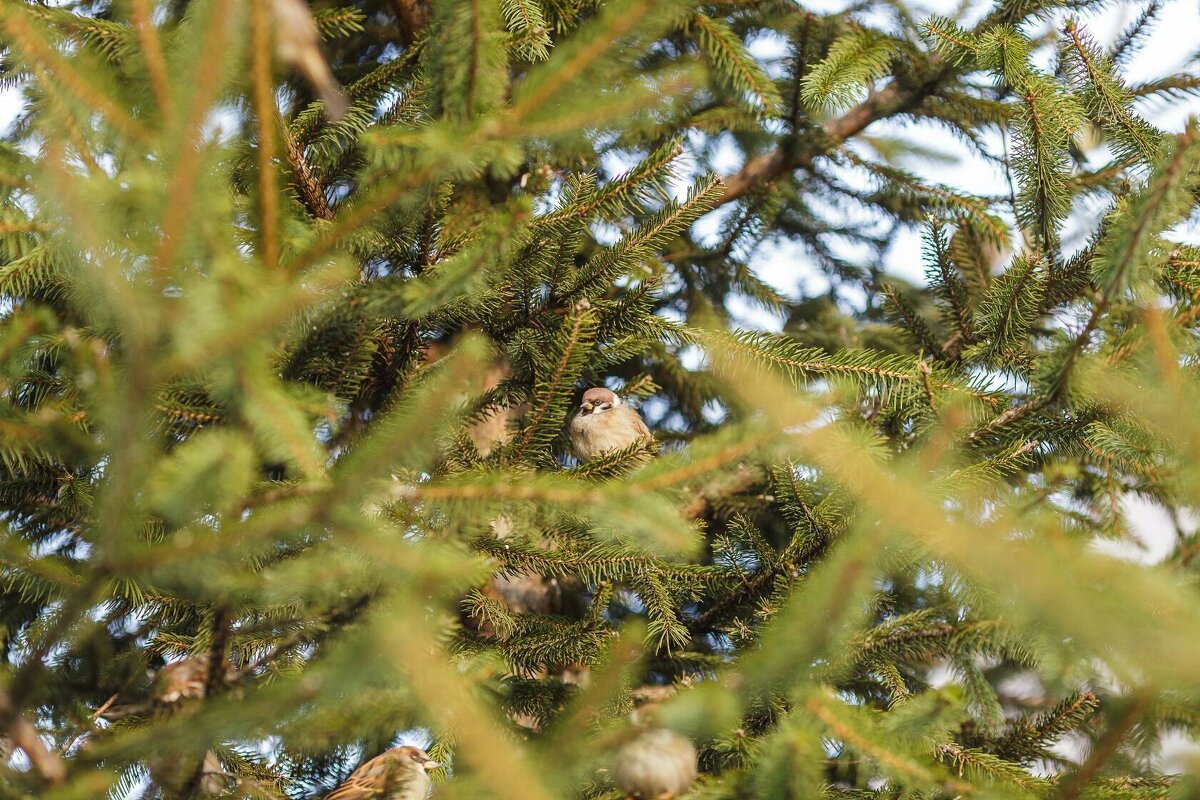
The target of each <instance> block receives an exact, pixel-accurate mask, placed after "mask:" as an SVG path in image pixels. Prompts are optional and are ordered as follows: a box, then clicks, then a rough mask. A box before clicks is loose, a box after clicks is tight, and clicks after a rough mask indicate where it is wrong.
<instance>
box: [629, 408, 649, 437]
mask: <svg viewBox="0 0 1200 800" xmlns="http://www.w3.org/2000/svg"><path fill="white" fill-rule="evenodd" d="M633 415H634V416H635V417H636V418H637V422H636V423H635V424H634V427H635V428H637V432H638V436H650V435H651V434H650V429H649V428H648V427H646V420H644V419H642V415H641V414H639V413H637V412H636V411H635V412H633Z"/></svg>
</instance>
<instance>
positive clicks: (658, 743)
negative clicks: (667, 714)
mask: <svg viewBox="0 0 1200 800" xmlns="http://www.w3.org/2000/svg"><path fill="white" fill-rule="evenodd" d="M697 771H698V770H697V765H696V748H695V746H694V745H693V744H692V742H691V740H689V739H688V738H687V737H684V736H680V735H679V734H678V733H675V732H674V731H669V730H667V729H666V728H650V729H648V730H645V731H643V732H641V733H639V734H638V735H637V736H636V737H634V739H633V740H632V741H629V742H627V743H625V744H624V745H622V746H621V748H620V749H619V750H617V754H616V758H615V761H614V763H613V771H612V775H613V780H614V781H615V782H616V784H617V786H618V787H619V788H620V789H621V790H622V791H624V792H628V793H629V795H630V796H631V797H640V798H643V800H655V799H656V798H657V799H661V800H665V799H666V798H674V797H679V796H680V795H682V794H685V793H686V792H687V790H688V789H690V788H691V786H692V782H693V781H695V780H696V773H697Z"/></svg>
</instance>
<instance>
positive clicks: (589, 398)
mask: <svg viewBox="0 0 1200 800" xmlns="http://www.w3.org/2000/svg"><path fill="white" fill-rule="evenodd" d="M570 433H571V449H572V450H574V451H575V455H576V456H578V457H579V460H580V461H590V460H591V459H593V458H595V457H596V456H602V455H604V454H605V453H611V452H612V451H614V450H621V449H622V448H625V447H628V446H629V445H631V444H633V443H634V442H636V441H637V440H638V439H642V438H649V436H650V429H649V428H647V427H646V423H645V422H644V421H643V420H642V415H641V414H639V413H638V412H637V411H635V410H634V409H632V408H630V407H629V406H627V405H625V402H624V401H623V400H621V398H620V397H619V396H618V395H617V394H616V393H615V392H613V391H612V390H610V389H606V388H604V387H603V386H597V387H595V388H593V389H588V390H587V391H586V392H584V393H583V401H582V402H581V403H580V404H579V411H578V412H577V413H576V414H575V417H574V418H573V419H572V420H571V428H570Z"/></svg>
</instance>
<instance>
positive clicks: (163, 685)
mask: <svg viewBox="0 0 1200 800" xmlns="http://www.w3.org/2000/svg"><path fill="white" fill-rule="evenodd" d="M208 660H209V657H208V653H201V654H200V655H198V656H188V657H187V658H183V659H180V660H179V661H173V662H171V663H170V664H167V665H165V666H164V667H163V668H162V669H160V670H159V671H158V673H157V674H156V675H155V676H154V688H153V689H152V692H153V695H154V699H155V700H156V701H157V702H159V703H162V704H164V705H170V704H173V703H177V702H179V701H180V700H195V699H196V698H199V697H203V696H204V687H205V685H206V684H207V683H208ZM236 675H237V671H236V670H234V669H233V667H232V666H230V665H228V664H226V665H225V674H224V682H226V683H228V682H229V681H231V680H233V678H234V677H236Z"/></svg>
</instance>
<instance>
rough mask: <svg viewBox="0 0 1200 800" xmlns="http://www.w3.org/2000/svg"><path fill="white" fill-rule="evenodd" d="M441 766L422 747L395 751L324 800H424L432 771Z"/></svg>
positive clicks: (369, 764)
mask: <svg viewBox="0 0 1200 800" xmlns="http://www.w3.org/2000/svg"><path fill="white" fill-rule="evenodd" d="M440 766H441V764H439V763H438V762H436V761H434V760H433V759H431V758H430V757H429V755H428V754H427V753H426V752H425V751H424V750H422V749H420V748H419V747H412V746H410V745H404V746H403V747H393V748H392V749H391V750H388V751H386V752H384V753H380V754H379V755H377V756H375V757H374V758H372V759H371V760H370V761H368V762H367V763H365V764H363V765H362V766H361V767H359V768H358V769H356V770H354V772H352V773H350V777H349V778H346V780H345V781H343V782H342V785H341V786H339V787H337V788H336V789H334V790H333V791H332V792H330V793H329V794H327V795H326V796H325V800H425V796H426V795H428V794H429V789H430V787H432V785H433V784H432V782H431V781H430V780H429V770H431V769H437V768H438V767H440Z"/></svg>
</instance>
